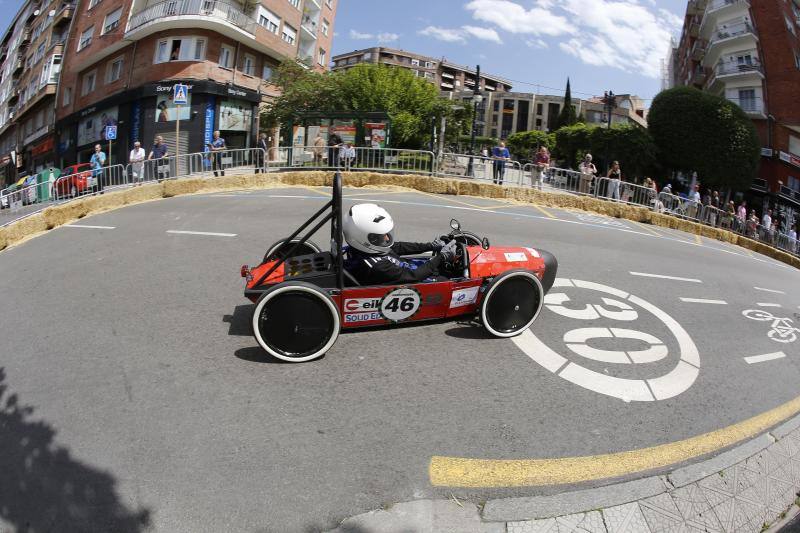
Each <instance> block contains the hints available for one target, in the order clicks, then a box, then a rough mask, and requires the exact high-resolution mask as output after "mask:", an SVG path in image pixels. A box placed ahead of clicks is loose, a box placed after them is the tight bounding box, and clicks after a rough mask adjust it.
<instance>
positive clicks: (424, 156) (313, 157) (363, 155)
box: [267, 146, 436, 175]
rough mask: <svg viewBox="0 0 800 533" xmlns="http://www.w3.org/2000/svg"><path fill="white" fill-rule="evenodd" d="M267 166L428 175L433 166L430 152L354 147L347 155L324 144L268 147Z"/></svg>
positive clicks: (434, 165) (434, 161)
mask: <svg viewBox="0 0 800 533" xmlns="http://www.w3.org/2000/svg"><path fill="white" fill-rule="evenodd" d="M267 155H268V156H269V157H268V164H267V168H268V169H285V168H289V169H298V168H301V169H308V170H314V169H331V168H339V169H344V170H375V171H381V172H388V173H403V174H412V173H413V174H427V175H432V174H433V172H434V169H435V167H436V158H435V156H434V155H433V152H428V151H424V150H406V149H402V148H364V147H358V148H356V147H354V148H353V149H352V152H350V153H349V155H347V154H346V152H345V151H343V150H340V149H339V148H335V147H328V146H287V147H280V148H270V150H269V152H268V154H267Z"/></svg>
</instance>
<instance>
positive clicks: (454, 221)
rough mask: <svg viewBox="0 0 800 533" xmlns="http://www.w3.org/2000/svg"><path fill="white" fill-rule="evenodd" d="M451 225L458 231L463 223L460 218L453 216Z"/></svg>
mask: <svg viewBox="0 0 800 533" xmlns="http://www.w3.org/2000/svg"><path fill="white" fill-rule="evenodd" d="M450 227H451V228H453V229H454V230H456V231H458V230H460V229H461V224H460V223H459V222H458V220H456V219H454V218H451V219H450Z"/></svg>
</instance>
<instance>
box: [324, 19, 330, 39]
mask: <svg viewBox="0 0 800 533" xmlns="http://www.w3.org/2000/svg"><path fill="white" fill-rule="evenodd" d="M329 31H330V24H329V23H328V21H327V20H325V19H322V35H324V36H325V37H327V36H328V32H329Z"/></svg>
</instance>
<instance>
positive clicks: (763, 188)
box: [750, 178, 769, 192]
mask: <svg viewBox="0 0 800 533" xmlns="http://www.w3.org/2000/svg"><path fill="white" fill-rule="evenodd" d="M750 189H752V190H754V191H759V192H767V191H768V190H769V187H768V185H767V180H764V179H760V178H755V179H753V183H751V184H750Z"/></svg>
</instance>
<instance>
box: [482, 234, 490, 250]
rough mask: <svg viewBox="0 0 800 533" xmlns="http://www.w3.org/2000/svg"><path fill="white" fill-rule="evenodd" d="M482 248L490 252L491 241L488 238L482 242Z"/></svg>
mask: <svg viewBox="0 0 800 533" xmlns="http://www.w3.org/2000/svg"><path fill="white" fill-rule="evenodd" d="M481 248H483V249H484V250H488V249H489V239H488V238H486V237H484V238H483V240H481Z"/></svg>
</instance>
